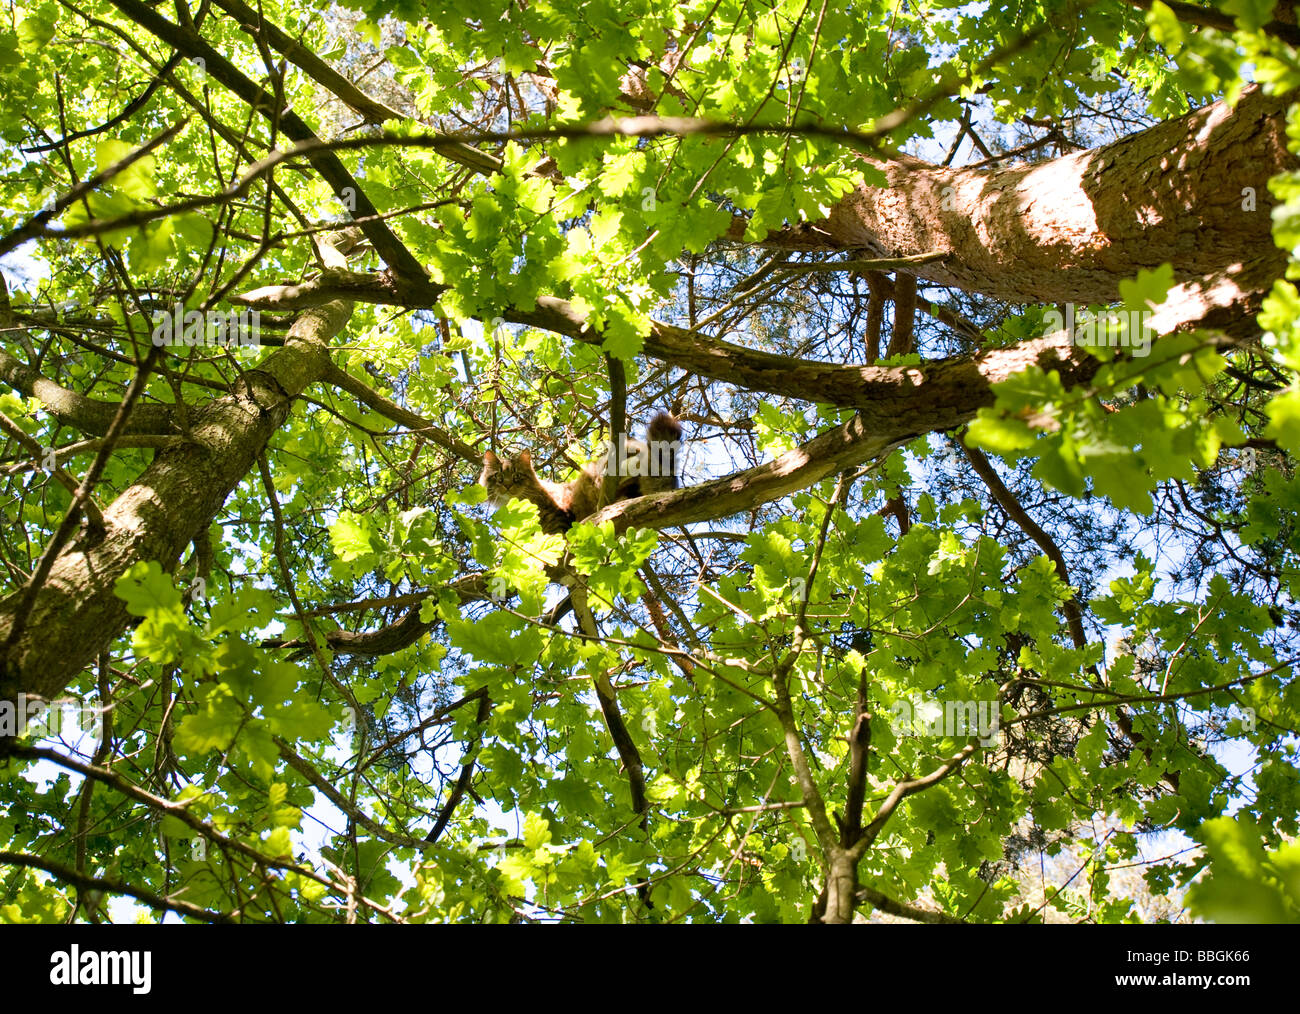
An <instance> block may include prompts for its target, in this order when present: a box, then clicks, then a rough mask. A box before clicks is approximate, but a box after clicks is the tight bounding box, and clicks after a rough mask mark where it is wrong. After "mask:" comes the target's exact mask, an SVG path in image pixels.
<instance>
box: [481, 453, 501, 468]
mask: <svg viewBox="0 0 1300 1014" xmlns="http://www.w3.org/2000/svg"><path fill="white" fill-rule="evenodd" d="M483 464H484V465H485V466H486V467H488V468H500V467H501V459H500V458H498V457H497V456H496V455H495V454H493V453H492V452H491V451H488V452H487V453H486V454H484V455H483Z"/></svg>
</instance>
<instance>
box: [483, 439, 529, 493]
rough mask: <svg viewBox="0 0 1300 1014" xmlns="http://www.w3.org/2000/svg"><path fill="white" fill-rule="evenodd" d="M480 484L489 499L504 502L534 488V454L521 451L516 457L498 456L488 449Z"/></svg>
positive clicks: (484, 458)
mask: <svg viewBox="0 0 1300 1014" xmlns="http://www.w3.org/2000/svg"><path fill="white" fill-rule="evenodd" d="M478 484H479V485H480V486H482V487H483V488H484V489H486V490H487V492H488V500H490V501H491V502H493V503H504V502H505V501H506V500H509V499H510V498H511V497H512V496H518V495H519V494H520V493H522V492H523V491H524V490H527V489H532V488H533V487H534V486H536V485H537V473H536V472H534V471H533V458H532V455H531V454H529V453H528V452H527V451H521V452H520V453H519V456H518V457H515V458H498V457H497V456H496V455H495V454H493V453H492V452H491V451H488V452H487V453H486V454H484V455H483V472H482V474H481V475H480V476H479V477H478Z"/></svg>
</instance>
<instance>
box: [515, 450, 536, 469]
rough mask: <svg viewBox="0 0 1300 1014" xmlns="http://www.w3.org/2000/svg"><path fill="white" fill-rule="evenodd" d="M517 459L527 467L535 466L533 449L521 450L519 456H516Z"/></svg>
mask: <svg viewBox="0 0 1300 1014" xmlns="http://www.w3.org/2000/svg"><path fill="white" fill-rule="evenodd" d="M515 460H516V461H517V462H519V464H521V465H523V466H524V467H525V468H532V467H533V455H532V452H531V451H520V452H519V457H517V458H515Z"/></svg>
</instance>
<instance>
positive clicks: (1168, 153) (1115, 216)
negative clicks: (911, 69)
mask: <svg viewBox="0 0 1300 1014" xmlns="http://www.w3.org/2000/svg"><path fill="white" fill-rule="evenodd" d="M1290 100H1291V97H1285V96H1284V97H1275V96H1268V95H1265V94H1264V92H1263V91H1262V90H1261V89H1259V88H1258V87H1253V86H1252V87H1250V88H1247V89H1246V90H1245V92H1244V93H1243V94H1242V96H1241V98H1240V100H1239V102H1238V104H1237V106H1236V108H1235V109H1234V108H1233V107H1232V106H1229V105H1228V104H1227V103H1226V102H1224V101H1220V102H1215V103H1213V104H1211V105H1208V106H1205V107H1204V108H1202V109H1199V110H1196V111H1194V112H1192V113H1189V114H1188V115H1186V116H1183V117H1180V118H1178V119H1175V120H1169V121H1167V122H1164V123H1159V124H1156V125H1155V126H1153V127H1150V128H1148V129H1147V130H1143V131H1139V132H1138V133H1135V134H1132V135H1130V136H1128V137H1125V138H1122V139H1121V140H1119V141H1116V142H1114V143H1113V144H1108V145H1105V146H1103V147H1100V148H1095V149H1091V150H1088V151H1081V152H1076V153H1073V154H1070V155H1065V156H1062V157H1060V158H1056V159H1053V160H1051V161H1047V162H1040V163H1037V164H1034V165H1028V166H1016V167H1012V168H1006V169H953V168H948V167H944V166H935V165H930V164H928V163H925V162H922V161H921V160H919V159H915V158H911V157H907V156H900V157H899V158H898V159H896V160H894V161H891V162H883V163H882V162H877V163H875V164H876V165H877V166H878V167H879V168H881V169H882V170H883V171H884V173H885V175H886V177H887V178H888V180H889V187H888V189H879V188H875V187H866V186H864V187H859V188H858V189H857V190H855V191H853V192H851V193H849V194H848V195H846V196H845V197H844V198H843V199H842V200H841V201H840V202H839V203H838V204H837V205H836V206H835V207H834V208H833V209H832V210H831V213H830V214H829V215H828V216H827V217H826V218H825V219H824V220H822V221H818V222H811V223H807V224H805V225H802V226H799V227H797V228H793V229H789V230H785V231H783V232H780V233H777V234H774V235H772V236H770V237H768V240H767V244H768V245H772V246H780V247H787V248H792V249H802V250H827V251H830V250H838V249H864V250H867V251H870V252H871V253H872V254H873V255H876V256H882V257H904V256H912V255H916V254H921V253H926V252H930V251H945V252H947V253H948V254H949V256H948V257H947V258H945V259H944V260H942V261H937V262H934V263H931V264H926V265H921V266H918V267H917V268H916V269H915V274H917V275H918V276H919V277H921V278H923V279H925V280H926V281H929V282H933V283H935V284H939V285H947V286H953V287H956V288H960V289H964V290H966V291H969V292H980V293H983V294H985V295H988V296H992V297H994V298H997V299H1004V300H1007V301H1009V302H1015V303H1063V302H1076V303H1106V302H1112V301H1114V300H1115V299H1117V298H1118V295H1119V288H1118V285H1119V282H1120V281H1121V280H1122V279H1124V278H1130V277H1133V276H1134V275H1136V274H1137V272H1138V270H1139V269H1141V268H1146V269H1151V268H1155V267H1157V266H1159V265H1160V264H1162V263H1164V262H1166V261H1168V262H1169V263H1171V264H1172V265H1173V268H1174V277H1175V280H1176V281H1178V282H1183V283H1193V282H1197V281H1203V280H1206V279H1220V280H1224V281H1226V282H1228V283H1229V284H1226V285H1224V286H1221V287H1219V288H1218V289H1217V290H1216V292H1215V299H1214V305H1215V306H1216V307H1221V308H1232V307H1234V306H1235V307H1242V306H1245V308H1246V309H1247V310H1249V305H1248V304H1250V302H1251V298H1250V297H1251V296H1252V295H1255V294H1258V293H1259V292H1261V291H1263V290H1265V289H1266V288H1267V287H1268V285H1269V284H1270V283H1271V282H1272V280H1273V279H1275V278H1278V277H1280V276H1281V274H1282V269H1283V267H1284V265H1285V262H1286V258H1285V254H1284V253H1283V251H1281V250H1279V249H1277V247H1276V246H1275V245H1274V243H1273V240H1272V237H1271V235H1270V228H1271V225H1272V220H1271V218H1270V214H1269V212H1270V209H1271V207H1272V204H1273V201H1272V198H1271V196H1270V194H1269V191H1268V179H1269V177H1271V176H1273V175H1274V174H1276V173H1278V172H1280V171H1282V170H1284V169H1289V168H1294V167H1295V166H1296V165H1297V160H1296V158H1295V156H1294V155H1292V154H1291V153H1290V152H1288V151H1287V148H1286V117H1285V112H1286V109H1287V106H1288V105H1289V103H1290ZM1246 188H1251V190H1253V193H1254V200H1255V209H1254V210H1253V211H1246V210H1244V209H1243V199H1244V195H1245V192H1246ZM734 228H735V230H739V231H743V228H744V223H742V222H738V223H736V226H735V227H734ZM739 231H738V232H737V233H736V234H737V235H739Z"/></svg>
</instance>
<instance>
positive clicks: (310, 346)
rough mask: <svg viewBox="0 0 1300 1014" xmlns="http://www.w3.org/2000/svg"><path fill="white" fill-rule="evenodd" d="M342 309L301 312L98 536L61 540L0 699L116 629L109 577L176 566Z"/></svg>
mask: <svg viewBox="0 0 1300 1014" xmlns="http://www.w3.org/2000/svg"><path fill="white" fill-rule="evenodd" d="M351 315H352V306H351V304H349V303H343V302H333V303H328V304H326V305H325V306H322V307H319V308H316V309H312V310H309V311H307V312H305V313H304V314H302V316H301V317H299V318H298V320H297V321H295V322H294V325H293V327H292V328H291V329H290V331H289V336H288V338H287V339H286V341H285V345H284V348H282V349H279V350H278V351H276V352H275V353H274V354H272V355H271V356H268V357H267V359H266V361H265V363H263V364H262V365H261V366H260V367H259V368H258V369H255V370H249V371H248V372H246V373H244V374H243V376H242V377H241V378H240V380H239V381H238V382H237V384H236V386H235V388H234V389H233V390H232V391H231V393H230V394H228V395H225V396H223V397H220V398H216V399H214V400H213V401H211V402H209V403H208V404H207V405H205V406H203V407H202V408H201V409H199V410H197V411H196V412H195V413H194V415H193V420H192V426H191V431H190V437H191V440H190V442H187V443H184V444H181V445H179V446H176V447H172V448H168V449H165V450H162V451H160V452H159V453H158V455H157V457H156V458H155V459H154V461H153V463H152V464H151V465H150V466H149V467H148V468H146V469H145V470H144V471H143V472H142V473H141V474H140V477H139V478H138V479H137V480H136V481H135V482H134V483H133V484H132V485H131V486H130V487H128V488H127V489H126V490H124V491H123V492H122V494H121V495H120V496H119V497H118V498H117V499H116V500H114V501H113V503H112V504H111V505H110V506H109V507H108V508H107V509H106V510H105V511H104V524H105V530H104V531H103V532H102V533H100V534H98V535H92V534H91V533H90V531H89V530H87V529H83V530H82V532H81V534H80V535H78V536H77V537H76V538H74V539H73V540H72V541H71V542H70V543H69V544H68V545H67V546H65V547H64V549H63V551H62V552H61V553H60V554H59V556H58V557H57V558H56V560H55V562H54V566H53V569H52V570H51V571H50V576H49V578H48V579H47V580H46V581H45V583H44V584H43V585H42V586H41V588H40V590H39V592H38V593H37V595H36V598H35V600H34V602H33V604H32V608H31V611H30V614H29V615H28V616H27V617H26V618H25V622H24V623H23V625H22V630H21V633H20V636H19V637H18V639H17V641H16V642H15V643H14V644H13V645H11V646H10V649H9V651H8V653H7V655H6V657H5V658H4V659H3V660H0V701H9V700H14V699H16V697H17V695H18V694H19V693H25V694H28V695H38V696H41V697H44V698H51V697H54V696H57V695H58V694H59V692H60V691H62V690H63V688H64V687H66V686H67V685H68V683H69V682H71V681H72V679H73V678H74V677H75V676H76V675H77V673H79V672H80V671H81V669H82V667H83V666H85V665H86V664H87V663H89V662H91V661H92V660H93V659H94V658H95V656H96V655H97V654H98V653H99V652H100V651H102V650H103V649H104V648H105V647H106V646H107V645H108V644H109V643H111V642H112V640H113V639H114V638H115V637H117V636H118V635H119V634H120V633H121V632H122V631H123V630H124V629H125V628H126V625H127V623H128V620H129V617H128V614H127V612H126V604H125V603H124V602H123V601H122V600H121V599H119V598H118V597H117V596H116V595H115V594H114V593H113V587H114V583H115V582H116V581H117V579H118V578H119V577H121V575H122V574H123V573H124V572H125V571H126V570H127V569H128V568H129V567H130V566H131V565H132V564H134V563H136V562H137V561H140V560H157V561H159V562H160V563H161V564H162V566H163V568H164V569H168V570H170V569H171V568H172V567H173V566H175V564H176V560H177V558H178V557H179V556H180V554H181V552H182V551H183V550H184V549H185V547H186V546H187V545H188V544H189V543H190V542H191V541H192V540H193V539H194V538H195V537H196V536H197V535H198V534H199V533H200V532H202V531H203V530H204V529H205V528H207V526H208V525H209V524H211V523H212V519H213V518H214V517H215V516H216V514H217V511H218V510H220V509H221V505H222V504H223V503H224V502H225V500H226V497H227V496H229V495H230V492H231V490H233V489H234V488H235V486H237V485H238V484H239V482H240V480H241V479H243V478H244V476H245V475H247V474H248V472H249V470H250V469H251V468H252V467H253V465H254V463H255V462H256V461H257V457H258V455H259V454H261V453H262V450H263V448H265V447H266V443H267V441H268V440H269V439H270V437H271V435H272V434H273V433H274V432H275V431H276V430H277V429H278V428H279V427H280V426H281V425H283V424H284V421H285V420H286V419H287V418H288V416H289V409H290V406H291V405H292V403H293V400H294V398H296V397H297V396H298V395H299V394H301V393H302V391H303V390H304V389H305V388H306V387H307V386H308V385H309V384H311V383H313V382H314V381H316V380H318V379H319V378H320V377H321V376H323V375H324V373H325V371H326V369H327V367H328V366H329V341H330V339H331V338H332V337H333V336H334V335H336V334H338V333H339V332H340V331H341V330H342V329H343V326H344V325H345V324H346V323H347V321H348V318H349V317H350V316H351ZM22 600H23V590H22V589H20V590H19V591H17V592H14V593H13V594H11V595H9V596H7V597H6V598H5V599H4V600H2V601H0V643H7V641H8V638H9V635H10V632H11V631H12V630H13V625H14V620H15V618H16V615H17V612H18V610H19V608H20V603H21V602H22Z"/></svg>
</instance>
